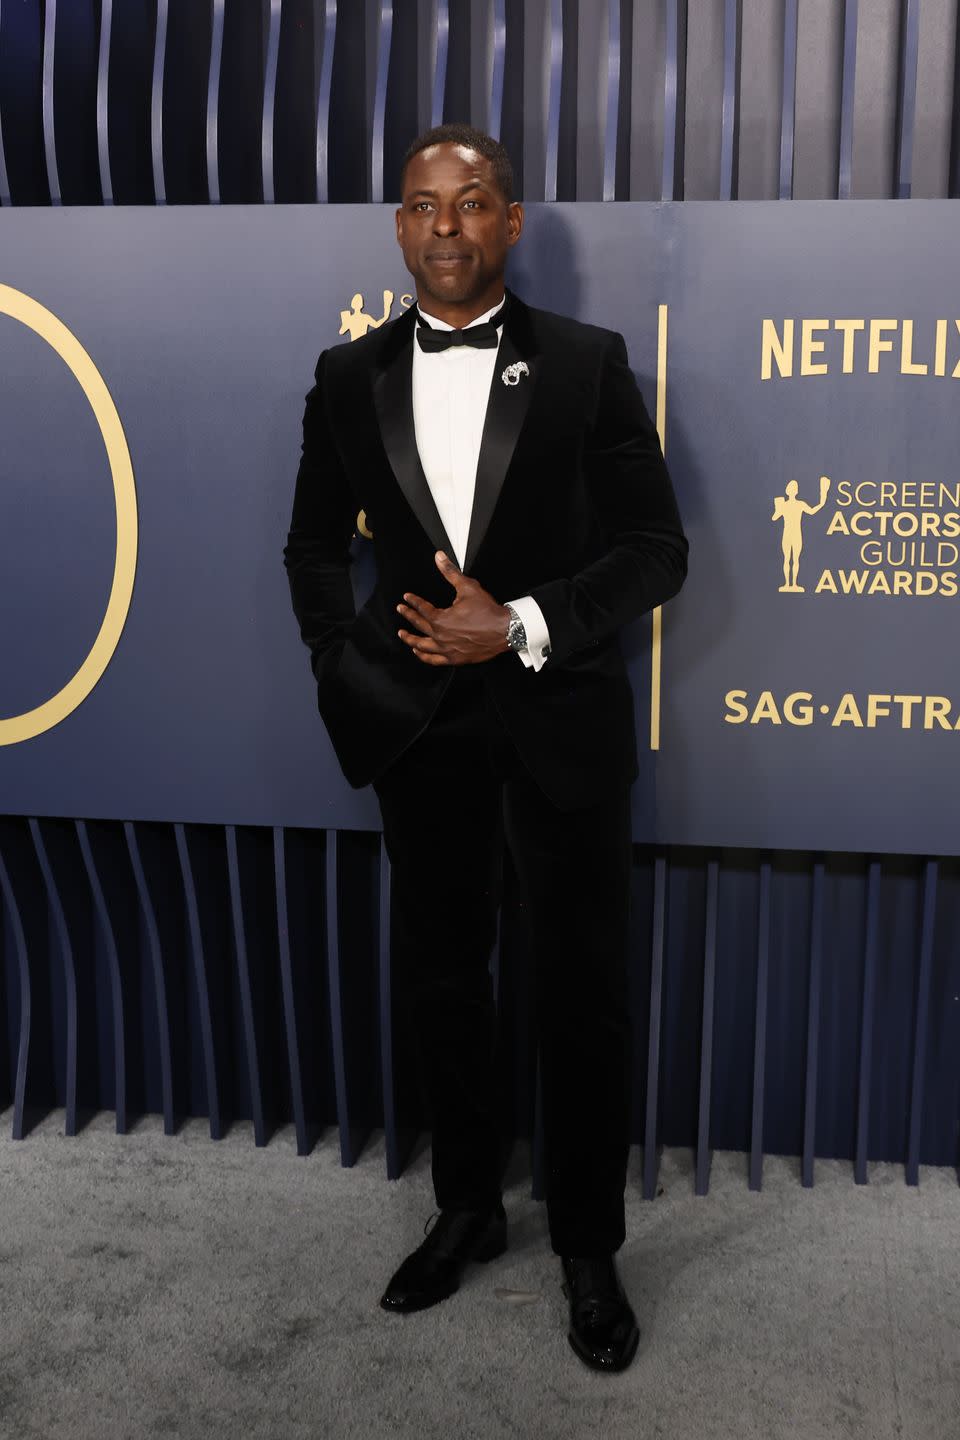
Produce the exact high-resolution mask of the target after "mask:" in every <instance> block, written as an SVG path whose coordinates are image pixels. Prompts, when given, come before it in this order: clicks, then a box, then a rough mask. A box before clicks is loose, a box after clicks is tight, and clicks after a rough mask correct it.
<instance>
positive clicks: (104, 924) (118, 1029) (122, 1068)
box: [74, 820, 127, 1135]
mask: <svg viewBox="0 0 960 1440" xmlns="http://www.w3.org/2000/svg"><path fill="white" fill-rule="evenodd" d="M74 823H75V824H76V828H77V839H78V840H79V842H80V854H81V855H82V856H83V864H84V868H85V869H86V872H87V883H88V884H89V886H90V893H91V895H92V896H93V908H94V912H95V914H96V917H97V923H98V925H99V927H100V935H101V938H102V941H103V947H104V950H105V952H106V955H107V963H108V965H109V967H110V986H111V999H112V1010H113V1066H114V1078H115V1102H114V1103H115V1105H116V1117H117V1121H116V1124H117V1134H118V1135H124V1134H125V1133H126V1130H127V1064H126V1042H125V1035H126V1026H125V1023H124V1013H123V985H122V983H121V979H120V956H119V953H118V951H117V939H116V936H115V934H114V932H113V924H112V923H111V920H110V911H109V909H108V908H107V902H106V898H105V896H104V893H103V886H102V885H101V883H100V876H99V874H98V873H97V865H96V861H95V860H94V857H93V848H92V846H91V844H90V836H89V834H88V832H87V827H86V824H85V822H84V821H83V820H77V821H75V822H74Z"/></svg>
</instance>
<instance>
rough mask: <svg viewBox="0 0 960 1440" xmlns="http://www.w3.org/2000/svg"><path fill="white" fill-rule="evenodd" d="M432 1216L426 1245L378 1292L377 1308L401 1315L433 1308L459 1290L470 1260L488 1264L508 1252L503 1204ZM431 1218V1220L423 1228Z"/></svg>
mask: <svg viewBox="0 0 960 1440" xmlns="http://www.w3.org/2000/svg"><path fill="white" fill-rule="evenodd" d="M434 1214H435V1215H436V1217H437V1219H436V1224H435V1225H434V1226H433V1227H432V1228H431V1229H430V1230H429V1231H428V1232H427V1238H426V1240H424V1241H423V1243H422V1244H421V1245H418V1246H417V1248H416V1250H414V1251H413V1252H412V1253H411V1254H410V1255H408V1256H407V1258H406V1260H404V1261H403V1262H402V1264H401V1265H400V1268H399V1269H398V1270H397V1271H396V1272H395V1273H394V1275H393V1276H392V1278H391V1280H390V1283H389V1285H388V1286H387V1288H386V1290H385V1291H384V1292H383V1295H382V1296H381V1298H380V1304H381V1306H382V1307H383V1309H384V1310H396V1311H399V1312H400V1313H401V1314H406V1313H408V1312H409V1311H411V1310H426V1309H427V1307H428V1306H430V1305H436V1304H437V1303H438V1301H440V1300H445V1299H446V1298H447V1296H448V1295H452V1294H453V1292H454V1291H455V1290H456V1289H458V1288H459V1285H460V1277H461V1275H462V1273H463V1270H464V1267H465V1266H466V1265H467V1264H468V1263H469V1262H470V1261H471V1260H479V1261H487V1260H493V1259H495V1258H496V1256H498V1255H502V1254H503V1252H504V1250H506V1248H507V1216H506V1211H505V1210H504V1208H503V1201H502V1200H501V1201H499V1202H498V1204H497V1205H496V1206H495V1208H494V1209H493V1210H440V1211H435V1212H434ZM432 1219H433V1216H432V1215H431V1216H430V1217H429V1219H428V1220H427V1226H428V1225H429V1224H430V1220H432ZM427 1226H424V1229H425V1230H426V1228H427Z"/></svg>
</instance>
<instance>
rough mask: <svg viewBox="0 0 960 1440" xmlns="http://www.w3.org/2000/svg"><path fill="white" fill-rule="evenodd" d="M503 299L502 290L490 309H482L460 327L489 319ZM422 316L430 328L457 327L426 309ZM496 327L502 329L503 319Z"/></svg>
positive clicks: (468, 327) (454, 328)
mask: <svg viewBox="0 0 960 1440" xmlns="http://www.w3.org/2000/svg"><path fill="white" fill-rule="evenodd" d="M505 299H506V292H504V294H503V295H501V297H500V299H499V300H498V301H497V303H496V304H495V305H491V306H490V309H489V310H484V312H483V314H482V315H478V316H477V317H476V319H474V320H471V321H470V324H469V325H464V326H463V327H462V328H463V329H464V330H469V329H470V326H471V325H482V324H483V322H484V321H485V320H489V319H490V316H491V315H492V314H493V312H494V310H499V309H500V306H501V305H502V304H503V302H504V300H505ZM417 308H418V309H420V308H421V307H420V306H419V305H418V307H417ZM423 317H424V319H425V320H429V322H430V328H431V329H432V330H456V329H457V328H458V327H457V326H456V325H448V324H447V322H446V320H440V319H439V318H438V317H437V316H436V315H431V314H429V313H428V311H426V310H424V311H423ZM419 323H420V321H419V317H418V319H417V324H419ZM497 329H498V330H502V329H503V321H502V320H501V321H500V323H499V324H498V325H497Z"/></svg>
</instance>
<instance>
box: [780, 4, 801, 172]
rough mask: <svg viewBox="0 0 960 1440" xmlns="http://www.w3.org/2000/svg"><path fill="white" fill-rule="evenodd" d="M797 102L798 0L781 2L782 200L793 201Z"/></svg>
mask: <svg viewBox="0 0 960 1440" xmlns="http://www.w3.org/2000/svg"><path fill="white" fill-rule="evenodd" d="M796 101H797V0H784V13H783V99H782V104H781V109H780V190H779V197H780V199H781V200H791V199H792V198H793V131H794V124H795V120H796V115H795V112H796Z"/></svg>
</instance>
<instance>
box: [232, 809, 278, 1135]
mask: <svg viewBox="0 0 960 1440" xmlns="http://www.w3.org/2000/svg"><path fill="white" fill-rule="evenodd" d="M224 828H225V831H226V837H227V874H228V876H229V880H230V914H231V916H232V919H233V943H234V954H235V956H236V962H237V979H238V980H239V983H240V1008H241V1011H242V1014H243V1039H244V1048H245V1051H246V1057H247V1075H248V1077H249V1081H250V1104H251V1108H252V1110H253V1137H254V1144H256V1145H266V1143H267V1126H266V1119H265V1115H264V1108H263V1089H262V1086H261V1084H260V1054H259V1049H258V1046H257V1025H256V1019H255V1016H254V1007H253V986H252V985H251V983H250V960H249V954H248V951H247V929H246V923H245V920H244V913H243V885H242V881H241V876H240V855H239V850H238V848H237V830H236V826H235V825H227V826H225V827H224Z"/></svg>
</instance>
